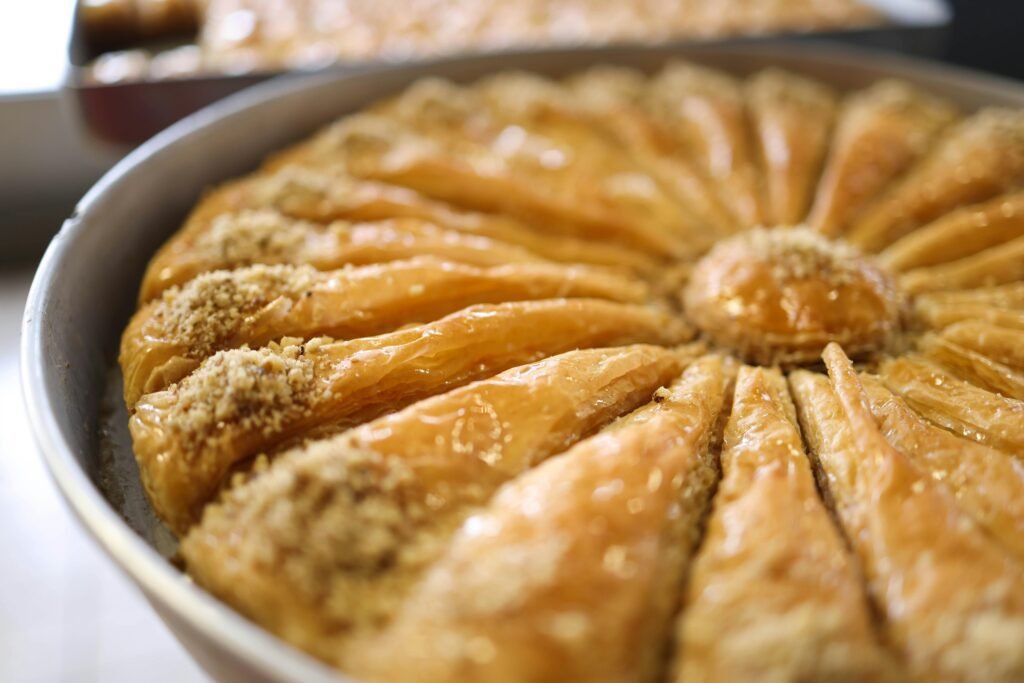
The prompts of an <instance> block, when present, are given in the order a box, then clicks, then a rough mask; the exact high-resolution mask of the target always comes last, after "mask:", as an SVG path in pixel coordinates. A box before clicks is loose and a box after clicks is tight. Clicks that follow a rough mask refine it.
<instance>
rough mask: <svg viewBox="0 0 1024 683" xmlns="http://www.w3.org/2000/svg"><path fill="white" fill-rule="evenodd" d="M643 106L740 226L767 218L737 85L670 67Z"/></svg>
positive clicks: (690, 68)
mask: <svg viewBox="0 0 1024 683" xmlns="http://www.w3.org/2000/svg"><path fill="white" fill-rule="evenodd" d="M646 100H647V101H646V105H647V106H648V107H649V108H650V110H651V111H652V112H653V113H654V114H655V115H656V116H658V117H659V118H660V119H661V120H662V121H664V125H665V126H670V127H672V128H675V129H677V131H678V132H677V133H676V134H677V135H679V136H681V137H682V139H683V140H684V145H685V149H686V154H687V157H688V158H689V159H690V160H691V161H692V162H693V163H694V164H695V165H696V166H697V168H698V169H700V170H701V172H702V173H703V174H704V175H705V176H706V177H708V178H709V179H710V180H711V182H712V186H713V188H715V190H716V191H717V192H719V195H720V196H721V197H722V199H723V201H724V203H725V204H726V206H728V207H729V208H730V209H731V210H732V212H733V213H735V214H736V215H737V217H738V218H739V222H740V225H741V226H742V227H754V226H758V225H763V224H764V223H765V221H766V220H767V218H768V216H767V212H766V211H765V208H764V200H763V198H762V190H763V188H762V186H761V184H762V179H761V175H760V171H759V169H758V165H757V159H756V154H755V151H754V144H753V140H752V138H751V134H750V127H749V121H748V115H747V108H746V104H745V102H744V99H743V89H742V86H741V84H740V83H739V82H738V81H736V80H735V79H734V78H733V77H732V76H729V75H728V74H726V73H724V72H721V71H715V70H712V69H708V68H705V67H702V66H697V65H694V64H689V63H685V62H672V63H670V64H668V65H667V66H665V68H663V69H662V70H661V71H660V72H659V73H658V74H656V75H655V76H654V77H653V78H652V79H651V82H650V85H649V88H648V92H647V98H646Z"/></svg>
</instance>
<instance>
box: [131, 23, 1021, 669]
mask: <svg viewBox="0 0 1024 683" xmlns="http://www.w3.org/2000/svg"><path fill="white" fill-rule="evenodd" d="M652 7H653V5H652ZM652 12H653V10H652ZM566 20H567V21H568V20H569V17H568V15H566ZM759 69H760V70H758V71H754V72H749V73H746V74H740V73H732V72H726V71H722V70H716V69H712V68H709V67H707V66H705V65H703V64H700V63H698V62H682V61H672V60H669V61H666V63H665V64H664V65H663V66H662V67H661V68H660V69H658V70H656V71H654V72H652V73H647V72H643V71H640V70H634V69H631V68H627V67H624V66H621V65H616V64H607V65H601V66H596V67H593V68H591V69H588V70H585V71H582V72H576V73H571V74H568V75H567V76H566V77H565V78H564V79H550V78H545V77H542V76H539V75H535V74H532V73H528V72H497V73H492V74H490V75H486V76H484V77H482V78H479V79H478V80H476V81H475V82H470V81H466V82H459V83H454V82H449V81H445V80H441V79H437V78H425V79H421V80H419V81H416V82H414V83H412V84H411V85H410V86H409V87H407V88H406V89H405V90H404V91H402V92H400V93H397V94H395V95H394V96H393V97H390V98H387V99H384V100H381V101H379V102H375V103H372V104H370V105H369V106H367V107H366V108H365V109H363V110H362V111H357V112H353V113H351V114H348V115H346V116H344V117H343V118H341V119H339V120H337V121H335V122H334V123H332V124H331V125H330V126H328V127H327V128H325V129H324V130H322V131H320V132H318V133H316V134H315V135H313V136H312V137H310V138H309V139H307V140H305V141H301V142H299V143H298V144H296V145H294V146H292V147H290V148H288V149H285V150H282V151H281V152H279V153H277V154H275V155H274V156H272V157H271V158H269V159H268V160H267V161H266V162H265V163H264V164H263V165H262V166H261V167H260V168H259V169H256V170H254V171H253V172H251V173H250V174H249V175H247V176H245V177H243V178H241V179H238V180H233V181H228V182H226V183H224V184H222V185H220V186H219V187H216V188H213V189H212V190H211V191H210V192H209V193H207V194H206V195H205V196H204V197H202V198H201V199H200V201H199V203H198V204H197V206H196V208H195V209H194V210H193V211H192V213H191V214H190V215H189V216H188V217H187V218H186V219H185V222H184V225H183V226H182V228H181V229H180V230H179V231H178V232H177V233H176V234H175V235H173V236H172V237H171V238H170V239H169V240H168V241H167V242H166V243H165V244H164V246H163V247H162V248H161V249H160V250H159V251H158V252H157V254H156V255H155V256H154V258H153V259H152V261H151V262H150V264H149V267H148V269H147V271H146V273H145V276H144V278H143V281H142V283H141V289H140V295H139V301H140V303H139V309H138V311H137V312H136V314H135V316H134V317H133V318H132V320H131V321H130V322H129V323H128V326H127V329H126V330H125V332H124V335H123V337H122V344H121V354H120V359H119V360H120V364H121V369H122V375H123V378H124V386H123V390H124V396H125V402H126V404H127V406H128V409H129V412H130V413H131V417H130V424H129V427H130V431H131V435H132V441H133V444H132V445H133V450H134V454H135V458H136V461H137V463H138V465H139V471H140V475H141V479H142V483H143V486H144V489H145V491H146V493H147V495H148V496H149V499H150V502H151V504H152V507H153V509H154V511H155V512H156V514H157V516H158V517H159V518H160V519H161V520H162V521H163V522H164V523H166V524H167V526H168V527H169V528H170V529H171V531H172V532H173V533H174V534H175V535H176V536H177V537H179V538H181V545H180V554H181V558H182V559H183V563H184V567H185V569H186V571H187V572H188V574H189V575H190V576H191V577H192V578H193V579H194V580H195V581H196V582H197V583H198V584H199V585H200V586H201V587H202V588H204V589H205V590H207V591H209V592H210V593H212V594H213V595H214V596H216V597H218V598H220V599H222V600H224V601H225V602H227V603H228V604H229V605H231V606H232V607H234V608H235V609H237V610H238V611H240V612H241V613H242V614H244V615H246V616H247V617H248V618H250V619H252V620H253V621H254V622H256V623H257V624H259V625H261V626H263V627H264V628H266V629H268V630H269V631H271V632H272V633H274V634H276V635H277V636H278V637H280V638H282V639H283V640H285V641H287V642H288V643H291V644H292V645H295V646H297V647H298V648H301V649H302V650H304V651H306V652H308V653H310V654H312V655H314V656H315V657H317V658H319V659H321V660H323V661H325V662H327V663H328V664H330V665H332V666H334V667H337V668H338V669H339V670H341V671H342V672H344V673H345V674H347V675H349V676H352V677H354V679H355V680H359V681H360V682H361V683H398V682H399V681H403V682H404V681H412V680H415V681H465V682H467V683H468V682H469V681H495V682H497V683H502V682H505V683H518V682H519V681H523V682H527V681H529V682H535V683H548V682H551V683H555V682H560V681H567V682H569V683H583V682H586V683H599V682H601V681H608V682H611V681H616V682H621V681H642V682H644V683H647V682H651V683H654V682H655V681H668V680H671V681H675V682H676V683H697V682H708V683H710V682H718V681H752V680H767V681H773V682H775V681H778V683H797V682H804V681H851V682H852V681H858V682H861V681H905V680H906V681H915V682H916V681H922V682H923V681H957V682H964V683H1003V682H1006V683H1010V682H1011V681H1022V680H1024V540H1022V539H1024V344H1022V343H1021V341H1022V339H1024V337H1022V335H1024V110H1016V109H1010V108H1005V107H1003V108H995V107H980V108H979V107H978V103H977V102H952V101H948V100H946V99H944V98H943V97H941V96H936V95H935V94H932V93H929V92H926V91H925V90H923V89H922V88H921V87H919V86H917V85H913V84H910V83H905V82H902V81H895V80H881V81H878V82H875V83H871V84H867V86H866V87H865V88H863V89H859V90H858V89H854V90H850V89H847V88H843V87H842V84H841V83H824V82H820V81H819V80H818V79H815V78H811V77H808V76H807V75H804V74H801V73H796V72H791V71H784V70H781V69H778V68H775V67H773V66H772V65H771V64H767V63H766V64H763V65H759ZM808 70H809V71H810V68H809V69H808ZM961 105H967V106H964V107H963V108H961ZM851 358H852V359H853V360H854V361H855V362H856V363H857V366H856V367H854V366H853V365H852V364H851V362H850V360H849V359H851ZM743 363H746V364H748V365H742V364H743Z"/></svg>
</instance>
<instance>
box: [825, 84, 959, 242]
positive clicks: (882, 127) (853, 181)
mask: <svg viewBox="0 0 1024 683" xmlns="http://www.w3.org/2000/svg"><path fill="white" fill-rule="evenodd" d="M955 119H956V111H955V110H954V109H953V107H952V106H951V105H950V104H949V103H947V102H944V101H942V100H939V99H936V98H934V97H931V96H929V95H927V94H925V93H923V92H921V91H919V90H917V89H916V88H914V87H912V86H910V85H908V84H906V83H902V82H899V81H881V82H880V83H876V84H875V85H873V86H871V87H870V88H867V89H866V90H863V91H861V92H858V93H854V94H853V95H850V96H849V97H848V98H847V99H846V101H845V102H844V103H843V107H842V109H841V111H840V113H839V119H838V121H837V123H836V131H835V135H834V140H833V142H832V149H831V150H830V152H829V156H828V161H827V162H826V165H825V169H824V172H823V173H822V176H821V181H820V183H819V184H818V188H817V192H816V194H815V200H814V206H813V207H812V209H811V212H810V215H809V216H808V218H807V223H808V225H810V226H812V227H814V228H815V229H816V230H818V231H819V232H821V233H822V234H824V235H829V236H835V235H840V234H842V233H844V232H845V231H846V229H847V227H848V226H849V224H850V222H851V221H853V220H854V219H855V218H856V217H857V216H859V215H860V213H861V212H862V211H863V210H864V207H865V206H866V205H867V204H868V203H869V202H870V201H871V200H872V199H874V198H875V196H876V195H877V194H878V193H879V192H881V191H882V189H883V188H885V186H886V185H887V184H888V183H890V182H891V181H892V180H893V179H894V178H896V177H897V176H898V175H899V174H900V173H902V172H903V171H904V170H905V169H907V168H908V167H909V166H910V165H911V164H913V163H914V162H915V161H916V160H917V159H919V158H920V157H921V156H922V155H923V154H924V153H925V151H926V150H927V149H928V146H929V145H930V144H931V143H932V141H933V140H934V139H935V137H936V136H937V135H938V133H939V131H941V130H942V129H943V128H945V127H946V126H948V125H949V124H951V123H952V122H953V121H954V120H955Z"/></svg>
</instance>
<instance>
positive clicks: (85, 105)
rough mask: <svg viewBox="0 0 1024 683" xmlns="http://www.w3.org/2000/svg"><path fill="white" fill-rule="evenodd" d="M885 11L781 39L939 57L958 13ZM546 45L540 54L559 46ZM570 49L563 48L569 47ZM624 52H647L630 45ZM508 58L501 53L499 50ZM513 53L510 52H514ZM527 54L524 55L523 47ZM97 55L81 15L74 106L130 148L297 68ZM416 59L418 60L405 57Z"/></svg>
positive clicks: (878, 2)
mask: <svg viewBox="0 0 1024 683" xmlns="http://www.w3.org/2000/svg"><path fill="white" fill-rule="evenodd" d="M867 1H868V2H869V3H870V4H871V5H873V6H874V7H875V8H876V9H878V10H879V11H880V13H881V14H882V15H883V17H884V19H885V21H884V23H882V24H879V25H877V26H870V27H859V28H851V29H843V30H827V31H815V32H800V33H789V34H782V37H784V38H786V39H789V40H807V39H814V40H837V41H841V42H845V43H851V44H856V45H862V46H869V47H878V48H885V49H892V50H897V51H900V52H904V53H908V54H915V55H920V56H937V55H938V54H940V53H941V50H942V49H943V47H944V44H945V38H946V33H947V29H948V27H949V25H950V23H951V21H952V12H951V10H950V7H949V4H948V2H947V1H946V0H867ZM779 37H780V36H779V35H772V36H769V35H760V36H750V37H742V38H728V39H721V40H709V39H706V38H705V39H678V40H671V41H662V42H660V43H659V44H660V45H662V46H665V47H682V46H685V45H693V44H700V43H709V42H713V43H724V44H744V43H758V42H764V41H766V40H772V41H777V40H778V39H779ZM558 47H559V46H557V45H555V46H545V47H544V48H538V51H540V50H541V49H544V50H551V49H557V48H558ZM563 47H564V46H563ZM621 47H624V48H627V49H628V48H630V47H642V46H639V45H630V44H623V45H621ZM494 52H497V53H499V54H500V53H501V52H502V51H501V50H497V51H494ZM510 52H511V50H510ZM516 52H522V50H521V49H520V50H516ZM96 56H98V53H97V52H96V51H95V50H94V49H93V48H92V47H90V45H89V41H88V40H87V36H86V34H85V32H84V27H83V26H82V25H81V23H80V21H79V20H78V19H77V18H76V21H75V26H74V29H73V31H72V37H71V44H70V48H69V67H68V75H67V79H66V84H67V88H68V89H69V90H70V92H71V95H72V98H71V99H72V101H73V102H74V103H75V105H76V106H77V110H78V114H79V117H80V121H81V123H82V125H83V126H84V128H85V131H86V133H87V134H88V135H89V136H90V137H92V138H94V139H97V140H99V141H101V142H102V143H105V144H108V145H113V146H115V147H120V148H130V147H134V146H135V145H138V144H139V143H141V142H142V141H144V140H146V139H148V138H149V137H151V136H153V135H154V134H156V133H157V132H159V131H161V130H163V129H164V128H166V127H167V126H169V125H170V124H172V123H174V122H175V121H177V120H179V119H181V118H183V117H184V116H187V115H188V114H191V113H192V112H194V111H196V110H198V109H201V108H202V107H204V106H206V105H207V104H210V103H212V102H214V101H216V100H219V99H221V98H223V97H226V96H227V95H230V94H232V93H234V92H237V91H239V90H242V89H243V88H246V87H249V86H250V85H253V84H255V83H258V82H260V81H263V80H266V79H268V78H272V77H278V76H284V75H287V74H294V73H308V72H296V71H268V72H253V73H245V74H197V75H196V76H190V77H182V78H171V79H165V80H135V81H125V82H119V83H109V84H100V83H95V82H92V81H91V80H90V79H89V78H88V76H87V74H88V72H87V68H86V66H87V64H89V63H90V62H91V61H92V60H93V59H95V57H96ZM395 61H396V60H379V61H370V62H359V63H339V64H337V65H335V66H331V67H328V68H329V69H334V70H347V71H356V70H362V69H372V68H375V67H378V66H382V65H394V64H395ZM403 61H415V59H410V60H403Z"/></svg>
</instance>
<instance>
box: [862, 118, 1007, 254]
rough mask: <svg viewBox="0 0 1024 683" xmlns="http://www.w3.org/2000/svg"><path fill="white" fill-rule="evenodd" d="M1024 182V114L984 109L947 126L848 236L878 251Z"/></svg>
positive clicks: (871, 249) (870, 249)
mask: <svg viewBox="0 0 1024 683" xmlns="http://www.w3.org/2000/svg"><path fill="white" fill-rule="evenodd" d="M1022 183H1024V112H1021V111H1017V110H1013V109H986V110H983V111H981V112H979V113H977V114H974V115H973V116H971V117H970V118H968V119H966V120H964V121H963V122H962V123H959V124H957V125H956V126H954V127H952V128H951V129H950V130H949V131H948V132H947V133H945V134H944V135H943V137H942V138H941V139H940V140H939V142H938V144H937V145H936V146H935V147H934V148H933V149H932V150H931V151H930V152H929V153H928V154H927V156H925V157H924V158H923V159H922V160H921V162H920V163H919V164H917V165H916V166H915V167H914V168H913V169H911V170H910V171H909V172H908V173H907V174H906V175H905V176H904V177H903V178H902V180H900V181H899V182H898V183H897V184H896V185H895V186H894V187H893V188H892V189H891V190H890V191H888V192H886V193H885V194H884V195H883V196H882V197H881V198H880V199H879V200H878V201H877V202H876V203H874V204H873V205H872V206H871V207H870V208H868V209H867V210H866V211H865V212H864V213H863V214H862V215H861V216H860V217H859V218H858V219H857V221H855V222H854V224H853V226H852V227H851V228H850V231H849V233H848V234H847V239H848V240H849V241H850V242H851V243H852V244H853V245H855V246H857V247H860V248H861V249H864V250H866V251H873V252H877V251H881V250H882V249H884V248H885V247H887V246H889V245H890V244H892V243H893V242H895V241H896V240H898V239H900V238H901V237H903V236H904V235H906V234H908V233H910V232H912V231H914V230H916V229H917V228H919V227H921V226H922V225H925V224H927V223H929V222H930V221H933V220H935V219H937V218H940V217H942V216H943V215H945V214H947V213H949V212H950V211H953V210H954V209H957V208H959V207H961V206H965V205H967V204H974V203H977V202H983V201H986V200H988V199H991V198H992V197H995V196H997V195H1000V194H1002V193H1004V192H1007V191H1010V190H1013V189H1016V188H1018V187H1020V186H1021V184H1022Z"/></svg>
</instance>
